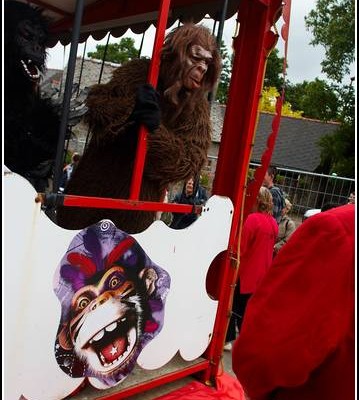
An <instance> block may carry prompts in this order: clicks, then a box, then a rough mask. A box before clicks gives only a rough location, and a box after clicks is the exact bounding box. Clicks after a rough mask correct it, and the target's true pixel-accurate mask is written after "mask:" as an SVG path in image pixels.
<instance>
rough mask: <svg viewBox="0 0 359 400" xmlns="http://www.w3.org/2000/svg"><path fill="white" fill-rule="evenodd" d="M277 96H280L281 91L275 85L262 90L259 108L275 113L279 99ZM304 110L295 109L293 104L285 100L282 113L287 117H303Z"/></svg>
mask: <svg viewBox="0 0 359 400" xmlns="http://www.w3.org/2000/svg"><path fill="white" fill-rule="evenodd" d="M277 97H279V92H278V90H277V88H275V87H268V88H264V89H263V90H262V96H261V99H260V101H259V110H260V111H265V112H270V113H275V112H276V109H275V105H276V101H277ZM302 113H303V111H298V110H297V111H294V110H292V106H291V104H290V103H288V102H284V104H283V105H282V113H281V114H282V115H284V116H286V117H293V118H301V117H302Z"/></svg>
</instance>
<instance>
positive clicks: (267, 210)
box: [224, 186, 278, 350]
mask: <svg viewBox="0 0 359 400" xmlns="http://www.w3.org/2000/svg"><path fill="white" fill-rule="evenodd" d="M272 210H273V200H272V195H271V193H270V191H269V189H267V188H266V187H264V186H262V187H261V188H260V190H259V193H258V196H257V200H256V204H255V206H254V210H253V212H252V213H251V214H249V215H248V217H247V219H246V220H245V222H244V224H243V229H242V235H241V243H240V264H239V273H238V282H237V285H236V288H235V290H234V295H233V305H232V316H231V319H230V322H229V326H228V330H227V336H226V344H225V347H224V349H225V350H230V349H231V342H232V341H233V340H234V339H235V338H236V328H237V329H238V332H240V330H241V325H242V321H243V317H244V312H245V310H246V306H247V302H248V300H249V299H250V297H251V296H252V295H253V293H254V292H255V291H256V290H257V287H258V285H259V284H260V282H261V280H262V279H263V277H264V276H265V274H266V273H267V271H268V269H269V267H270V265H271V263H272V258H273V247H274V244H275V241H276V238H277V236H278V224H277V222H276V220H275V219H274V218H273V216H272Z"/></svg>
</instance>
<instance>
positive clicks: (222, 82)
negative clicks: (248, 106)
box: [216, 40, 233, 104]
mask: <svg viewBox="0 0 359 400" xmlns="http://www.w3.org/2000/svg"><path fill="white" fill-rule="evenodd" d="M220 53H221V56H222V71H221V76H220V78H219V83H218V87H217V93H216V100H217V101H219V102H220V103H221V104H226V103H227V99H228V89H229V82H230V80H231V74H232V73H231V70H232V65H233V54H232V57H230V56H229V53H228V50H227V47H226V45H225V44H224V41H223V40H222V42H221V47H220Z"/></svg>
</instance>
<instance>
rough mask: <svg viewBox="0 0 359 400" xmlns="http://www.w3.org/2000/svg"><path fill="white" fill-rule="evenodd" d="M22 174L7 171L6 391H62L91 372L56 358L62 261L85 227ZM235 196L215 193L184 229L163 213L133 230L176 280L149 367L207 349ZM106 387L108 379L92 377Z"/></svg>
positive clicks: (37, 398) (15, 395)
mask: <svg viewBox="0 0 359 400" xmlns="http://www.w3.org/2000/svg"><path fill="white" fill-rule="evenodd" d="M35 196H36V192H35V190H34V189H33V188H32V186H31V185H30V184H29V183H28V182H27V181H26V180H25V179H23V178H22V177H20V176H18V175H16V174H12V173H10V174H9V173H6V175H5V177H4V250H5V254H4V266H3V269H4V272H3V276H4V280H3V285H4V347H5V348H4V367H5V368H4V369H5V371H4V388H5V398H6V399H9V400H12V399H15V400H18V399H19V397H20V396H21V395H24V396H25V397H26V398H27V399H28V400H42V399H44V400H52V399H62V398H64V397H66V396H67V395H69V394H70V393H71V392H72V391H73V390H75V389H76V388H77V387H78V386H79V385H80V384H81V382H82V381H83V379H84V378H83V377H79V378H73V377H70V376H69V375H67V374H66V373H65V372H63V371H62V369H61V368H60V367H59V365H58V364H57V362H56V359H55V351H54V345H55V339H56V334H57V330H58V327H59V320H60V316H61V305H60V302H59V300H58V298H57V297H56V295H55V293H54V285H56V279H58V274H57V272H56V268H58V265H59V263H60V260H61V259H62V258H63V257H64V254H66V252H67V250H68V247H69V244H70V243H71V242H72V240H73V239H74V237H75V236H76V235H77V234H78V233H79V232H80V231H69V230H65V229H62V228H60V227H58V226H56V225H55V224H53V223H52V222H51V221H50V220H49V219H48V217H47V216H46V215H45V214H44V213H43V212H42V211H41V209H40V205H39V204H36V203H35V201H34V199H35ZM231 220H232V204H231V202H230V200H228V199H226V198H222V197H218V196H214V197H212V198H211V199H210V200H209V201H208V202H207V205H206V210H205V212H204V213H203V214H202V216H201V217H200V218H199V219H198V220H197V221H196V222H195V223H194V224H193V225H192V226H190V227H188V228H186V229H185V230H182V231H175V230H172V229H170V228H168V227H167V226H166V225H165V224H164V223H163V222H161V221H157V222H155V223H154V224H153V225H152V226H151V227H150V228H148V229H147V230H146V231H144V232H142V233H140V234H137V235H133V237H134V238H135V239H136V240H137V242H138V243H139V244H140V245H141V246H142V248H143V249H144V250H145V252H146V253H147V255H148V256H149V258H150V259H151V260H152V261H153V262H154V263H156V264H157V265H159V266H160V267H161V268H163V269H164V270H165V271H167V272H168V273H169V275H170V277H171V287H170V291H169V293H168V296H167V300H166V306H165V316H164V325H163V328H162V330H161V332H160V333H159V334H158V335H157V336H156V337H155V338H154V339H153V340H152V341H150V342H149V344H147V345H146V346H145V347H144V349H143V350H142V353H140V355H139V358H138V360H137V362H138V364H139V365H140V366H142V367H143V368H146V369H156V368H159V367H161V366H162V365H164V364H165V363H167V362H168V361H169V360H170V359H171V358H172V357H173V355H174V354H175V353H176V352H177V351H178V350H179V351H180V354H181V356H182V357H183V358H184V359H185V360H192V359H195V358H197V357H198V356H200V355H201V354H202V353H203V352H204V350H205V349H206V347H207V345H208V342H209V339H210V335H211V332H212V329H213V323H214V318H215V314H216V309H217V302H215V301H213V300H211V299H210V298H209V297H208V295H207V293H206V290H205V277H206V274H207V271H208V268H209V265H210V263H211V261H212V260H213V258H214V257H215V256H216V255H217V254H218V253H219V252H220V251H222V250H225V249H226V247H227V243H228V236H229V231H230V225H231ZM90 380H91V383H92V384H93V385H94V386H96V387H98V388H101V387H108V386H106V385H104V386H102V385H101V382H99V381H97V380H96V379H95V380H94V379H92V378H91V379H90Z"/></svg>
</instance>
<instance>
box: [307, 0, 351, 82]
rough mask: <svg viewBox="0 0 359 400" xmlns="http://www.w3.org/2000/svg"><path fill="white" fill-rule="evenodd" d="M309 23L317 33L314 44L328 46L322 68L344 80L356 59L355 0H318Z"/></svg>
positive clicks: (336, 78) (311, 28)
mask: <svg viewBox="0 0 359 400" xmlns="http://www.w3.org/2000/svg"><path fill="white" fill-rule="evenodd" d="M305 23H306V27H307V29H308V30H311V31H312V33H313V36H314V39H313V40H312V41H311V42H310V44H312V45H314V46H316V45H318V44H319V45H322V46H323V47H324V49H325V59H324V61H322V63H321V65H322V71H323V72H324V73H325V74H326V75H327V76H328V77H329V78H330V79H332V80H335V81H338V82H342V80H343V77H344V75H346V74H348V73H349V72H350V69H349V66H350V64H351V63H352V62H353V61H354V52H355V1H354V0H317V2H316V7H315V9H313V10H312V11H310V13H309V14H308V16H306V17H305Z"/></svg>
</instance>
